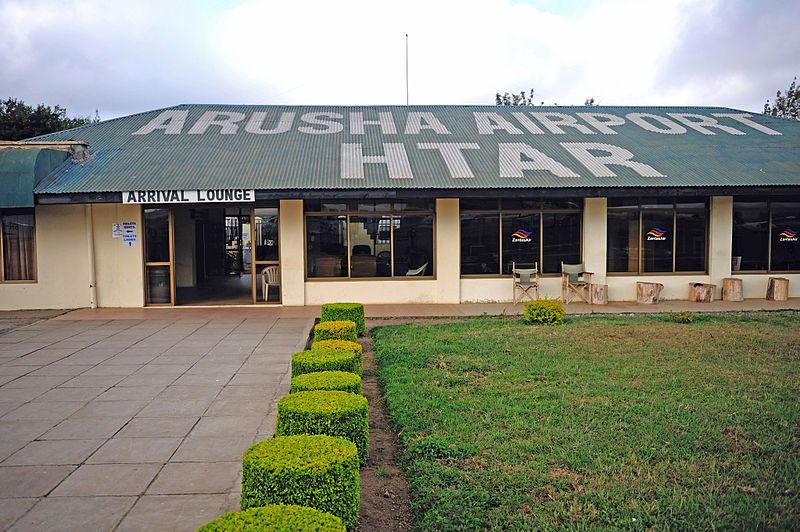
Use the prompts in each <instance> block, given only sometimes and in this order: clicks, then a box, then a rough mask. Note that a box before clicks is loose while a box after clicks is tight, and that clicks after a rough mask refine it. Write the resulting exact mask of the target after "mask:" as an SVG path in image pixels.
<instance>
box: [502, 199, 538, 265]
mask: <svg viewBox="0 0 800 532" xmlns="http://www.w3.org/2000/svg"><path fill="white" fill-rule="evenodd" d="M501 203H502V206H503V210H504V211H538V210H539V209H540V208H541V207H542V202H541V200H538V199H537V200H531V199H503V200H501ZM509 271H510V270H509Z"/></svg>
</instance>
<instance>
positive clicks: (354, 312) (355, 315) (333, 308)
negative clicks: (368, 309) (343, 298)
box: [320, 303, 367, 336]
mask: <svg viewBox="0 0 800 532" xmlns="http://www.w3.org/2000/svg"><path fill="white" fill-rule="evenodd" d="M342 320H346V321H352V322H354V323H355V324H356V332H357V333H358V335H359V336H364V333H366V332H367V328H366V326H365V325H364V305H362V304H361V303H325V304H324V305H322V315H321V317H320V321H322V322H325V321H342Z"/></svg>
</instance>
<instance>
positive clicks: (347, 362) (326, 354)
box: [292, 340, 361, 377]
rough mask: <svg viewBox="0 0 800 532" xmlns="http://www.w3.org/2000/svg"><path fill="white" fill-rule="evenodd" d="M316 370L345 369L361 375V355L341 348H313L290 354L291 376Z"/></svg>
mask: <svg viewBox="0 0 800 532" xmlns="http://www.w3.org/2000/svg"><path fill="white" fill-rule="evenodd" d="M328 341H332V340H328ZM317 371H347V372H349V373H355V374H356V375H361V357H360V356H356V354H355V353H353V352H352V351H344V350H341V349H340V350H332V349H313V350H307V351H301V352H299V353H295V354H294V355H292V377H297V376H298V375H303V374H305V373H315V372H317Z"/></svg>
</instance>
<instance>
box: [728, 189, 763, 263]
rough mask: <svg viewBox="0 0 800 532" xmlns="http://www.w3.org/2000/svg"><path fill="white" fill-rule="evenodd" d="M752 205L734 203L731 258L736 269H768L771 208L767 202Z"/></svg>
mask: <svg viewBox="0 0 800 532" xmlns="http://www.w3.org/2000/svg"><path fill="white" fill-rule="evenodd" d="M751 205H752V206H751ZM751 205H748V204H745V205H742V204H738V202H737V204H734V208H733V253H732V255H733V258H732V260H731V266H732V269H733V270H734V271H737V270H744V271H753V270H762V271H766V270H767V268H768V265H767V253H768V250H769V210H768V209H767V204H766V203H760V204H759V203H753V204H751Z"/></svg>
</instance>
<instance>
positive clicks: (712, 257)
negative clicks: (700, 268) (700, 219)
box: [708, 196, 733, 299]
mask: <svg viewBox="0 0 800 532" xmlns="http://www.w3.org/2000/svg"><path fill="white" fill-rule="evenodd" d="M732 254H733V196H712V197H711V212H710V221H709V228H708V275H709V277H710V278H711V280H710V282H711V283H712V284H715V285H717V290H716V294H715V295H714V297H715V298H717V299H719V298H721V297H722V279H724V278H725V277H730V276H731V255H732Z"/></svg>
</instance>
